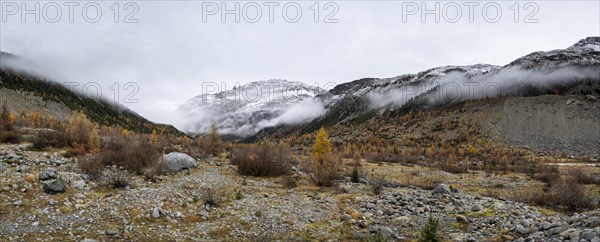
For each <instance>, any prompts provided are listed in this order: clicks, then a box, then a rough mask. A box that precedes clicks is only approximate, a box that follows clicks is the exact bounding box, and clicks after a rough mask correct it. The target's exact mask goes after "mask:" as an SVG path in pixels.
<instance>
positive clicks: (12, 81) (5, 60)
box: [0, 52, 182, 135]
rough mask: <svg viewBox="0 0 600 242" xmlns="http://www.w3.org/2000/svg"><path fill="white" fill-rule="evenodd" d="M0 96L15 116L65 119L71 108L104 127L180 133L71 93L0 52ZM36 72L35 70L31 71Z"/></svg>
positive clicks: (110, 105)
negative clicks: (23, 67) (32, 115)
mask: <svg viewBox="0 0 600 242" xmlns="http://www.w3.org/2000/svg"><path fill="white" fill-rule="evenodd" d="M0 60H1V63H2V64H1V65H0V95H2V96H1V97H2V101H5V102H6V104H7V106H8V108H9V110H10V111H11V112H13V113H15V114H17V115H19V114H20V113H21V112H24V113H26V114H29V113H32V112H36V113H38V114H42V115H45V116H51V117H54V118H55V119H57V120H65V119H66V118H68V117H69V116H70V114H71V113H72V112H74V111H82V112H83V113H84V114H85V115H86V116H87V117H88V118H89V119H90V120H92V121H93V122H95V123H97V124H99V125H105V126H121V127H123V128H126V129H128V130H131V131H135V132H140V133H151V132H152V131H153V130H157V132H161V133H164V134H174V135H182V133H181V132H180V131H179V130H177V129H176V128H175V127H173V126H171V125H164V124H155V123H153V122H151V121H149V120H147V119H145V118H144V117H142V116H140V115H139V114H137V113H135V112H133V111H132V110H129V109H127V108H126V107H124V106H121V105H118V104H115V103H111V102H110V101H107V100H103V99H95V98H90V97H87V96H84V95H81V94H77V93H75V92H72V91H71V90H69V89H68V88H66V87H65V86H63V85H61V84H59V83H57V82H53V81H51V80H47V79H45V78H44V77H41V76H39V75H38V74H31V73H30V72H29V71H28V70H25V69H22V67H20V66H22V65H19V66H16V65H12V63H15V62H21V63H23V62H25V60H22V59H21V58H19V57H17V56H14V55H12V54H8V53H4V52H2V53H0ZM33 73H35V71H34V72H33Z"/></svg>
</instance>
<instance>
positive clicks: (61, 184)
mask: <svg viewBox="0 0 600 242" xmlns="http://www.w3.org/2000/svg"><path fill="white" fill-rule="evenodd" d="M42 188H43V189H44V192H45V193H48V194H56V193H63V192H65V190H66V189H67V186H66V184H65V181H63V179H60V178H59V179H56V180H48V181H45V182H44V185H43V187H42Z"/></svg>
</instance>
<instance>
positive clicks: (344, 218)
mask: <svg viewBox="0 0 600 242" xmlns="http://www.w3.org/2000/svg"><path fill="white" fill-rule="evenodd" d="M350 219H352V216H350V215H349V214H346V213H345V214H342V216H340V220H342V221H348V220H350Z"/></svg>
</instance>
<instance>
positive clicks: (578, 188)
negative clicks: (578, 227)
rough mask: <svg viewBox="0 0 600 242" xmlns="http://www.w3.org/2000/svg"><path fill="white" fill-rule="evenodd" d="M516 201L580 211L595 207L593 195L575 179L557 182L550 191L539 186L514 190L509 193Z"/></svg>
mask: <svg viewBox="0 0 600 242" xmlns="http://www.w3.org/2000/svg"><path fill="white" fill-rule="evenodd" d="M509 198H510V199H511V200H514V201H519V202H523V203H529V204H534V205H538V206H543V207H548V208H554V209H560V210H565V211H569V212H578V211H584V210H588V209H593V208H594V201H593V196H592V195H591V194H589V193H588V192H586V190H585V187H584V186H583V185H581V184H579V183H577V181H576V180H574V179H566V180H563V181H559V182H557V183H555V184H554V185H553V186H552V187H550V188H549V190H548V191H544V190H543V189H542V188H541V187H539V186H533V187H527V188H522V189H518V190H514V191H512V192H511V193H510V194H509Z"/></svg>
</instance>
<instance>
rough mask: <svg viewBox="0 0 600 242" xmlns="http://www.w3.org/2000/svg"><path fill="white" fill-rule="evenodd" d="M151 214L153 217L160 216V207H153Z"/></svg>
mask: <svg viewBox="0 0 600 242" xmlns="http://www.w3.org/2000/svg"><path fill="white" fill-rule="evenodd" d="M150 215H151V216H152V217H153V218H160V210H159V209H158V208H153V209H152V211H151V213H150Z"/></svg>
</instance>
